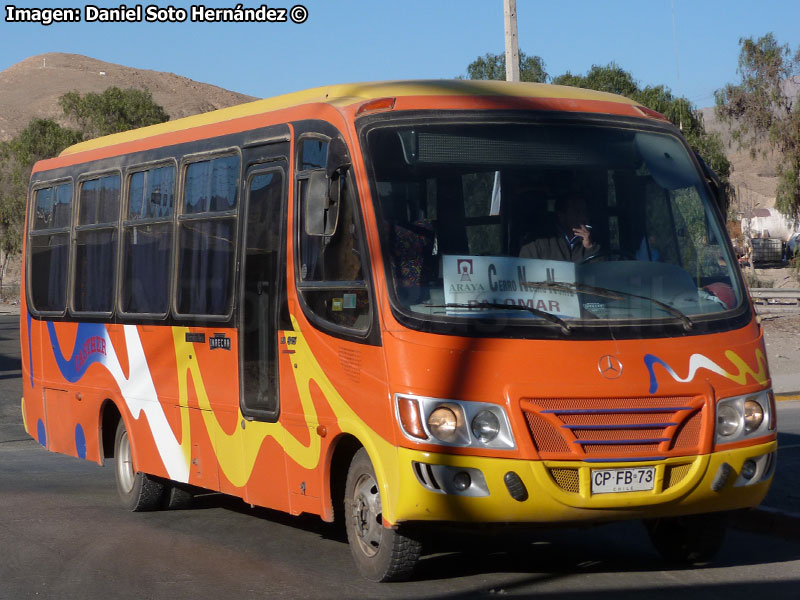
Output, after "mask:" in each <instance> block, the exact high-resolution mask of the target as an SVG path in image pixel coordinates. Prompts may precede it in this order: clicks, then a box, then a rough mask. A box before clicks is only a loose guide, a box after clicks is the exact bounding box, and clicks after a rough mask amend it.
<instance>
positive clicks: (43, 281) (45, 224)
mask: <svg viewBox="0 0 800 600" xmlns="http://www.w3.org/2000/svg"><path fill="white" fill-rule="evenodd" d="M33 207H34V208H33V210H34V213H33V215H32V217H31V220H32V223H31V228H30V241H29V244H30V265H31V266H30V269H29V270H28V272H29V273H30V280H29V282H30V299H31V305H32V306H33V308H34V309H35V310H37V311H42V312H59V313H60V312H63V311H64V309H65V308H66V304H67V266H68V264H69V226H70V222H71V221H72V183H63V184H60V185H56V186H52V187H46V188H42V189H39V190H36V191H35V192H34V201H33Z"/></svg>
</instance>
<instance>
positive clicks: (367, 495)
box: [344, 448, 422, 582]
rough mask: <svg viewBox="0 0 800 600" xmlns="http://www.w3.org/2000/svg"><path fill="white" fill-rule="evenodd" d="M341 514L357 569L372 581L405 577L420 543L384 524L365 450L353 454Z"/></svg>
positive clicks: (417, 552)
mask: <svg viewBox="0 0 800 600" xmlns="http://www.w3.org/2000/svg"><path fill="white" fill-rule="evenodd" d="M344 517H345V529H346V530H347V540H348V542H349V544H350V552H351V553H352V555H353V560H354V561H355V563H356V566H357V567H358V570H359V572H360V573H361V575H363V576H364V577H365V578H366V579H369V580H371V581H379V582H380V581H403V580H405V579H408V578H409V577H410V576H411V574H412V572H413V570H414V566H415V565H416V563H417V561H418V560H419V557H420V554H422V544H421V543H420V542H419V541H418V540H416V539H413V538H411V537H408V536H407V535H404V533H402V532H400V531H399V530H396V529H391V528H387V527H384V526H383V510H382V508H381V494H380V487H379V486H378V482H377V478H376V477H375V469H373V467H372V463H371V462H370V460H369V456H368V455H367V451H366V450H364V448H361V449H360V450H358V452H356V454H355V456H353V460H352V461H351V463H350V469H349V471H348V472H347V483H346V484H345V492H344Z"/></svg>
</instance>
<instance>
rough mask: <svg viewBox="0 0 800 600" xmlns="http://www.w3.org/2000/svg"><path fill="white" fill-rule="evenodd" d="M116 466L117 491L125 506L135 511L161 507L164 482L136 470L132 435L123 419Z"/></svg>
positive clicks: (118, 432) (115, 447) (115, 446)
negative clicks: (129, 434)
mask: <svg viewBox="0 0 800 600" xmlns="http://www.w3.org/2000/svg"><path fill="white" fill-rule="evenodd" d="M114 467H115V469H114V473H115V475H116V479H117V492H118V493H119V497H120V499H121V500H122V504H123V505H124V506H125V508H127V509H128V510H132V511H135V512H140V511H146V510H156V509H158V508H161V506H162V501H163V498H164V484H163V483H161V482H160V481H158V480H156V479H154V478H153V477H150V476H149V475H145V474H144V473H140V472H137V471H136V470H135V468H134V466H133V452H132V451H131V440H130V436H128V430H127V429H125V423H124V422H123V421H122V420H120V422H119V425H117V435H116V437H115V438H114Z"/></svg>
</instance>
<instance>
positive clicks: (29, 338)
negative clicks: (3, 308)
mask: <svg viewBox="0 0 800 600" xmlns="http://www.w3.org/2000/svg"><path fill="white" fill-rule="evenodd" d="M27 312H28V371H30V374H31V387H33V352H32V351H31V348H32V344H31V319H32V317H31V311H27Z"/></svg>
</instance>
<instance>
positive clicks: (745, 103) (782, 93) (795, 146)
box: [715, 33, 800, 219]
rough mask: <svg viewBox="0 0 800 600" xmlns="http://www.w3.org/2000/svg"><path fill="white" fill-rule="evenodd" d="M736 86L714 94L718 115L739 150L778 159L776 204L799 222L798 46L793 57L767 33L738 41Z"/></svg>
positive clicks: (799, 128) (799, 50)
mask: <svg viewBox="0 0 800 600" xmlns="http://www.w3.org/2000/svg"><path fill="white" fill-rule="evenodd" d="M739 46H740V50H739V74H740V76H741V81H740V82H739V83H738V84H732V83H729V84H727V85H726V86H725V87H724V88H722V89H721V90H717V92H716V93H715V99H716V104H717V105H716V113H717V116H718V117H719V118H720V119H721V120H722V121H723V122H725V123H727V124H728V126H729V127H730V129H731V132H732V134H733V138H734V139H735V140H736V141H737V142H738V143H739V147H740V148H743V149H746V150H749V151H750V154H751V156H755V155H756V153H757V152H758V151H761V152H764V153H766V152H767V151H768V150H775V151H777V152H778V153H779V155H780V156H781V159H780V162H779V164H778V166H777V168H776V174H777V176H778V189H777V191H776V199H775V204H776V206H777V208H778V210H779V211H780V212H782V213H783V214H784V215H786V216H787V217H789V218H791V219H797V218H798V217H800V105H798V103H797V101H796V100H797V91H796V88H792V86H791V85H788V84H790V83H791V82H790V80H791V79H792V78H793V77H795V76H797V75H798V74H800V47H799V48H798V50H797V51H796V52H795V54H794V55H792V53H791V50H790V48H789V46H788V44H787V45H783V46H781V45H780V44H778V42H777V40H776V39H775V36H774V35H773V34H772V33H768V34H767V35H765V36H763V37H760V38H758V39H756V40H754V39H753V38H741V39H740V40H739Z"/></svg>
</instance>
